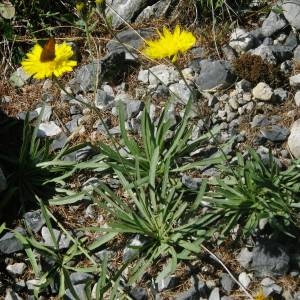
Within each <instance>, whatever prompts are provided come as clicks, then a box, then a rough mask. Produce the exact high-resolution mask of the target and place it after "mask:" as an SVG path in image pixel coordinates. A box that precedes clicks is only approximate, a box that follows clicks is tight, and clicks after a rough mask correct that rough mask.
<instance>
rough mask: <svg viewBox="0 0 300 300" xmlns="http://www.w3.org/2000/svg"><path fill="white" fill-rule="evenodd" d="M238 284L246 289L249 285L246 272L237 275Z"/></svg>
mask: <svg viewBox="0 0 300 300" xmlns="http://www.w3.org/2000/svg"><path fill="white" fill-rule="evenodd" d="M238 279H239V282H240V283H241V284H242V285H243V287H245V288H248V286H249V285H250V283H251V278H250V276H249V275H248V274H247V273H246V272H242V273H240V274H239V278H238Z"/></svg>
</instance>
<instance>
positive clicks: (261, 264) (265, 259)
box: [250, 242, 290, 277]
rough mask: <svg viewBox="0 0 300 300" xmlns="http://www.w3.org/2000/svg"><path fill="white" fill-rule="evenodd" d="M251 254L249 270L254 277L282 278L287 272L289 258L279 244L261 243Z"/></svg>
mask: <svg viewBox="0 0 300 300" xmlns="http://www.w3.org/2000/svg"><path fill="white" fill-rule="evenodd" d="M252 254H253V255H252V262H251V264H250V268H251V270H253V271H254V272H255V274H256V276H259V277H263V276H282V275H285V274H286V273H287V272H288V270H289V263H290V257H289V256H288V254H287V252H286V251H285V249H284V248H283V246H282V245H280V244H277V243H275V242H268V243H267V242H266V243H263V244H261V245H259V246H256V247H255V248H254V249H253V251H252Z"/></svg>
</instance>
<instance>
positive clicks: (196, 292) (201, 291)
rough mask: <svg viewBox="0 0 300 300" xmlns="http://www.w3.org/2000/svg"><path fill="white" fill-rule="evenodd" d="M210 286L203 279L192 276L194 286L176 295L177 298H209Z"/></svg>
mask: <svg viewBox="0 0 300 300" xmlns="http://www.w3.org/2000/svg"><path fill="white" fill-rule="evenodd" d="M207 296H208V288H207V286H206V284H205V282H203V281H201V280H200V281H195V280H194V279H193V277H192V287H191V288H189V289H188V290H187V291H185V292H182V293H180V294H179V295H177V296H176V298H175V300H198V299H202V298H201V297H203V298H207Z"/></svg>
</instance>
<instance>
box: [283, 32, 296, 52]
mask: <svg viewBox="0 0 300 300" xmlns="http://www.w3.org/2000/svg"><path fill="white" fill-rule="evenodd" d="M284 46H290V47H291V48H293V50H294V49H295V48H297V46H298V38H297V35H296V33H295V32H294V31H293V30H291V31H290V33H289V35H288V37H287V39H286V40H285V42H284Z"/></svg>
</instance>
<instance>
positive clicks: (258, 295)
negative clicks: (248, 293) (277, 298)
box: [254, 289, 272, 300]
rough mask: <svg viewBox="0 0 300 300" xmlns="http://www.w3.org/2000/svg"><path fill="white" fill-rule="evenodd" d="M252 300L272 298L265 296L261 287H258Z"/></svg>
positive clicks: (268, 299)
mask: <svg viewBox="0 0 300 300" xmlns="http://www.w3.org/2000/svg"><path fill="white" fill-rule="evenodd" d="M254 300H272V298H270V297H267V296H265V294H264V291H263V289H260V290H259V291H258V293H257V294H256V295H255V296H254Z"/></svg>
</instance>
